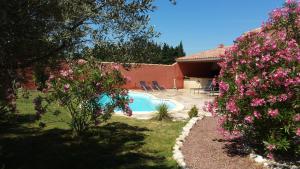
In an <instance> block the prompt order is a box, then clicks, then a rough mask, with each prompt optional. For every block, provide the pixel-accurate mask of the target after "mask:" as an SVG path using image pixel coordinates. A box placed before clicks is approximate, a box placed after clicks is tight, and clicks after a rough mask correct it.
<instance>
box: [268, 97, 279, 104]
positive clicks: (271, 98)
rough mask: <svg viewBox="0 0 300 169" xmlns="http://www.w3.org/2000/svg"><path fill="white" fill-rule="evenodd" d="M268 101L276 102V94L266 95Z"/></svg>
mask: <svg viewBox="0 0 300 169" xmlns="http://www.w3.org/2000/svg"><path fill="white" fill-rule="evenodd" d="M268 102H269V103H272V104H274V103H276V102H277V98H276V96H273V95H270V96H268Z"/></svg>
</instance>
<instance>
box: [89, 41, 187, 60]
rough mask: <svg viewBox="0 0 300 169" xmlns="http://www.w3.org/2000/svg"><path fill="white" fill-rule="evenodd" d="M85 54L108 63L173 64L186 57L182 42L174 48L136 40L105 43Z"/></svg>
mask: <svg viewBox="0 0 300 169" xmlns="http://www.w3.org/2000/svg"><path fill="white" fill-rule="evenodd" d="M85 52H86V53H91V55H93V56H95V57H96V58H98V59H100V60H101V61H106V62H134V63H153V64H173V63H175V62H176V61H175V59H176V58H177V57H182V56H185V52H184V49H183V45H182V42H180V44H179V45H178V46H176V47H173V46H170V45H168V44H166V43H164V44H158V43H155V42H154V41H149V40H146V39H134V40H132V41H130V42H127V43H125V44H122V45H121V44H115V43H108V42H103V43H99V44H97V45H95V46H94V47H93V48H91V49H88V48H87V49H85ZM120 56H122V57H120Z"/></svg>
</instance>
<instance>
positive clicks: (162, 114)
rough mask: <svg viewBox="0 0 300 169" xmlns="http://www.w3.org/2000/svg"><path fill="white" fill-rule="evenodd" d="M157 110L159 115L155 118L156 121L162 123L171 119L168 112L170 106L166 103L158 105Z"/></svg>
mask: <svg viewBox="0 0 300 169" xmlns="http://www.w3.org/2000/svg"><path fill="white" fill-rule="evenodd" d="M156 110H157V115H156V116H155V118H154V119H156V120H158V121H162V120H170V119H171V117H170V115H169V112H168V105H167V104H165V103H162V104H160V105H158V106H157V107H156Z"/></svg>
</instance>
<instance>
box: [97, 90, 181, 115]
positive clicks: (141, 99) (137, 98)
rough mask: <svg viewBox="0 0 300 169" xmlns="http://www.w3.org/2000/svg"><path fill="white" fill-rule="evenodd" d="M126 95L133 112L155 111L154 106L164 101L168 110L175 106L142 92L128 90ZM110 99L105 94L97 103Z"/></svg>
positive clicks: (172, 103) (103, 102)
mask: <svg viewBox="0 0 300 169" xmlns="http://www.w3.org/2000/svg"><path fill="white" fill-rule="evenodd" d="M128 96H129V98H132V99H133V102H132V103H129V107H130V108H131V110H132V111H133V112H149V111H150V112H151V111H156V107H157V106H158V105H159V104H161V103H165V104H166V105H167V106H168V108H169V110H173V109H175V107H176V104H175V103H174V102H171V101H168V100H162V99H158V98H153V97H151V96H149V95H146V94H143V93H137V92H129V93H128ZM110 101H111V99H110V97H109V96H106V95H105V96H102V97H101V98H100V100H99V104H101V105H104V104H106V103H108V102H110ZM116 111H118V110H116Z"/></svg>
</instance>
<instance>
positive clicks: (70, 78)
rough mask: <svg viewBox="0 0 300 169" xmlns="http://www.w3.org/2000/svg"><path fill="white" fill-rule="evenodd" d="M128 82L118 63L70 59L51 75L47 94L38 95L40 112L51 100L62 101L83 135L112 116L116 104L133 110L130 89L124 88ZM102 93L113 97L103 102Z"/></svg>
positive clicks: (39, 113)
mask: <svg viewBox="0 0 300 169" xmlns="http://www.w3.org/2000/svg"><path fill="white" fill-rule="evenodd" d="M125 82H126V78H124V77H123V76H122V74H121V73H120V71H119V68H118V66H114V67H113V68H108V67H104V66H103V65H101V63H99V62H97V61H96V60H94V59H90V60H88V61H86V60H83V59H79V60H74V61H70V62H68V66H67V67H65V68H63V69H62V70H61V71H60V72H59V73H57V74H51V75H50V76H49V79H48V80H47V81H46V85H47V87H48V88H47V89H44V90H43V91H44V92H46V93H47V97H46V98H42V97H41V96H39V97H37V98H36V99H34V105H35V110H36V115H37V117H38V118H39V117H41V115H42V114H44V113H46V112H47V111H46V110H47V106H49V104H50V103H51V102H53V101H55V102H59V104H60V105H61V106H62V107H65V108H66V110H67V111H68V113H69V114H70V116H71V123H70V126H71V128H72V129H73V131H74V133H75V134H76V135H81V134H82V133H84V132H85V131H86V130H87V129H89V127H91V126H95V125H96V126H97V125H99V123H101V121H106V120H108V119H109V118H110V117H111V115H112V113H113V112H114V110H115V109H116V108H118V109H121V110H123V111H124V113H125V114H127V115H129V116H130V115H131V114H132V111H131V109H130V108H129V105H128V103H129V101H130V99H129V97H128V95H127V94H128V91H127V90H126V89H122V88H121V86H122V85H124V84H125ZM48 91H49V92H48ZM102 97H109V98H110V100H109V101H107V102H105V103H104V102H101V101H100V100H101V98H102ZM45 102H46V104H45Z"/></svg>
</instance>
